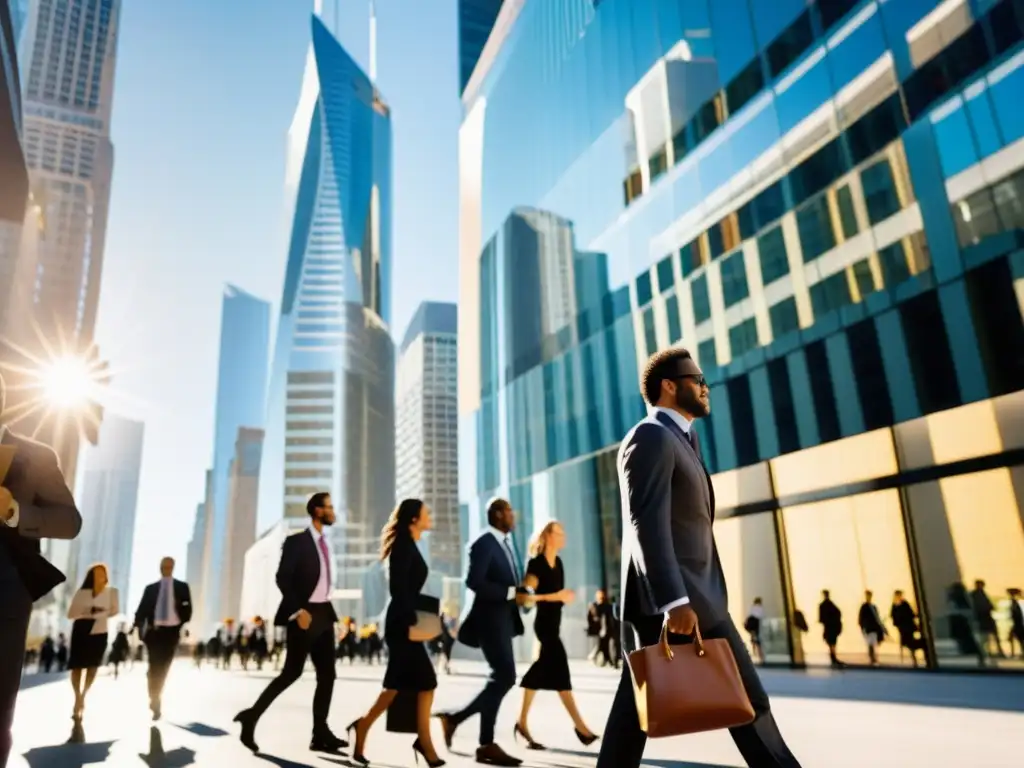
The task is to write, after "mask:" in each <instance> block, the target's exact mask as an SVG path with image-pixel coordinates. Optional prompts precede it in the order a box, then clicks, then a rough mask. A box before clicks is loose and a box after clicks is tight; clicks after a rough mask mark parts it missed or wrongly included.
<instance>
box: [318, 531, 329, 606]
mask: <svg viewBox="0 0 1024 768" xmlns="http://www.w3.org/2000/svg"><path fill="white" fill-rule="evenodd" d="M319 543H320V553H321V554H322V555H323V556H324V568H325V569H326V573H327V589H328V591H329V590H330V588H331V556H330V555H329V554H328V553H327V541H326V540H325V539H324V537H323V536H321V537H320V542H319ZM328 596H329V595H328Z"/></svg>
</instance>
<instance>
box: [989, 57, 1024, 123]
mask: <svg viewBox="0 0 1024 768" xmlns="http://www.w3.org/2000/svg"><path fill="white" fill-rule="evenodd" d="M1004 69H1009V71H1006V72H1003V71H1001V70H1004ZM997 76H998V80H996V77H997ZM991 81H995V82H992V85H990V86H989V89H988V92H989V95H990V97H991V98H992V107H993V109H994V110H995V114H996V120H997V121H998V122H999V127H1000V128H1001V129H1002V134H1003V139H1004V140H1005V141H1006V142H1007V143H1010V142H1012V141H1016V140H1017V139H1019V138H1020V137H1021V136H1024V102H1022V100H1021V98H1020V94H1022V93H1024V54H1018V55H1017V56H1014V57H1013V58H1012V59H1011V60H1010V61H1008V62H1006V64H1004V65H1002V66H1000V67H997V68H996V70H995V71H993V73H992V75H991V76H990V82H991Z"/></svg>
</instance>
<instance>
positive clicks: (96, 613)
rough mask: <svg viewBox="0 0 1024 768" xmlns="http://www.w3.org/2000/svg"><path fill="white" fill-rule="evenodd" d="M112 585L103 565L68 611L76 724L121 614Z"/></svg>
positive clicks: (93, 570) (96, 567)
mask: <svg viewBox="0 0 1024 768" xmlns="http://www.w3.org/2000/svg"><path fill="white" fill-rule="evenodd" d="M109 583H110V573H109V572H108V571H107V566H105V565H104V564H102V563H97V564H96V565H94V566H92V567H91V568H89V571H88V572H87V573H86V574H85V580H84V581H83V582H82V587H81V589H79V590H78V591H77V592H76V593H75V596H74V597H73V598H72V600H71V605H70V607H69V608H68V618H69V619H71V620H72V621H73V622H74V624H72V625H71V656H70V658H69V659H68V669H70V670H71V687H72V688H74V689H75V709H74V712H73V714H72V718H73V719H74V720H75V722H79V721H81V719H82V713H83V712H84V711H85V695H86V694H87V693H88V692H89V689H90V688H91V687H92V684H93V681H94V680H95V679H96V671H97V670H98V669H99V667H100V665H102V664H103V657H104V656H105V655H106V653H107V632H108V628H107V619H109V618H110V617H111V616H116V615H117V614H118V613H120V611H121V608H120V605H119V600H118V594H117V589H116V588H115V587H111V586H108V584H109ZM83 671H84V672H85V683H84V685H83V682H82V672H83Z"/></svg>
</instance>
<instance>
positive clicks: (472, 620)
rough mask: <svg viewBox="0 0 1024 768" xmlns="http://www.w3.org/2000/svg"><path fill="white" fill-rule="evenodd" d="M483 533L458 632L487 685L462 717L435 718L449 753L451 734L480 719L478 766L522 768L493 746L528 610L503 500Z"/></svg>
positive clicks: (490, 512)
mask: <svg viewBox="0 0 1024 768" xmlns="http://www.w3.org/2000/svg"><path fill="white" fill-rule="evenodd" d="M487 522H488V527H487V530H486V531H484V532H483V533H482V534H481V535H480V536H479V538H477V540H476V541H474V542H473V543H472V544H471V545H470V548H469V570H468V572H467V574H466V586H467V587H469V588H470V589H471V590H472V591H473V603H472V605H471V607H470V609H469V612H468V613H467V614H466V617H465V618H464V619H463V620H462V622H461V626H460V627H459V635H458V641H459V642H460V643H462V644H463V645H467V646H469V647H470V648H479V649H480V650H481V651H483V654H484V658H485V659H486V660H487V664H488V665H489V666H490V668H491V676H490V678H489V679H488V681H487V685H486V686H484V689H483V690H482V691H481V692H480V693H479V695H478V696H477V697H476V698H475V699H473V701H472V702H470V704H469V705H468V706H467V707H466V708H465V709H463V710H462V711H460V712H454V713H450V714H442V715H438V717H439V719H440V720H441V727H442V729H443V730H444V740H445V744H447V745H448V747H449V748H450V747H451V745H452V738H453V737H454V735H455V729H456V728H458V727H459V725H461V724H462V723H463V722H464V721H466V720H468V719H469V718H470V717H472V716H473V715H477V714H478V715H480V747H479V748H478V749H477V751H476V761H477V762H478V763H483V764H485V765H508V766H514V765H521V764H522V762H523V761H522V760H519V759H518V758H515V757H510V756H509V755H508V754H506V753H505V751H504V750H503V749H502V748H501V747H499V746H498V745H497V744H495V743H494V724H495V721H496V720H497V719H498V710H499V709H500V708H501V701H502V699H504V698H505V695H506V694H507V693H508V692H509V691H510V690H511V689H512V686H514V685H515V684H516V660H515V656H514V654H513V651H512V639H513V638H515V637H518V636H519V635H521V634H523V619H522V617H521V616H520V615H519V607H520V606H522V605H526V603H527V601H528V600H529V592H528V591H526V590H521V589H519V585H520V584H522V581H523V570H522V566H521V565H520V563H519V558H518V556H517V555H516V551H515V548H514V547H513V546H512V530H513V529H514V528H515V524H516V514H515V512H514V511H513V510H512V505H511V504H509V503H508V502H507V501H506V500H505V499H494V500H493V501H491V503H490V504H489V505H488V507H487Z"/></svg>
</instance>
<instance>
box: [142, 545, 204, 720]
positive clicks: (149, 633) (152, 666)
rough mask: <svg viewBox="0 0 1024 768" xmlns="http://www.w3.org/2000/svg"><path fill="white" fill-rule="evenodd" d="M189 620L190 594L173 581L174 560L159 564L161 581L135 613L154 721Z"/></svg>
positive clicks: (144, 594)
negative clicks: (145, 659)
mask: <svg viewBox="0 0 1024 768" xmlns="http://www.w3.org/2000/svg"><path fill="white" fill-rule="evenodd" d="M191 620H192V591H191V590H190V589H189V586H188V584H186V583H185V582H184V581H179V580H178V579H176V578H174V558H173V557H165V558H164V559H163V560H161V561H160V581H155V582H153V583H152V584H150V585H148V586H147V587H146V588H145V590H143V592H142V599H141V600H139V607H138V609H137V610H136V611H135V629H136V630H137V631H138V633H139V639H140V640H142V642H143V643H145V645H146V656H147V657H148V658H149V668H148V669H147V671H146V680H147V682H148V684H149V708H150V710H151V711H152V713H153V719H154V720H159V719H160V710H161V701H162V697H163V692H164V683H165V682H166V681H167V673H168V672H170V670H171V662H173V661H174V655H175V654H176V653H177V652H178V643H179V641H180V639H181V628H182V627H183V626H184V625H186V624H188V623H189V621H191Z"/></svg>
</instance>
